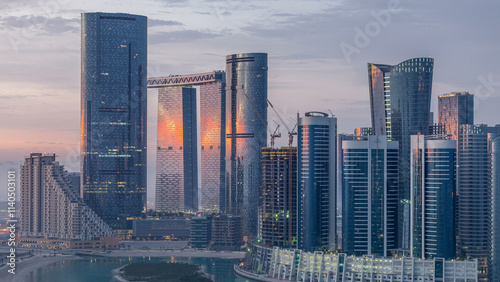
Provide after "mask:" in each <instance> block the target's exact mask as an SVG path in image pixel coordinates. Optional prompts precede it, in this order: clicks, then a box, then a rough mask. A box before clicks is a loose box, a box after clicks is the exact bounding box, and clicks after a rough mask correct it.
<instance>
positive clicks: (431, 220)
mask: <svg viewBox="0 0 500 282" xmlns="http://www.w3.org/2000/svg"><path fill="white" fill-rule="evenodd" d="M432 138H434V137H433V136H425V135H412V137H411V139H412V140H411V241H410V243H411V248H410V252H411V256H412V257H416V258H426V259H428V258H437V257H440V258H445V259H453V258H454V257H455V218H454V215H455V194H456V176H455V175H456V172H455V166H456V161H455V158H456V146H457V145H456V141H455V140H439V139H436V140H433V139H432Z"/></svg>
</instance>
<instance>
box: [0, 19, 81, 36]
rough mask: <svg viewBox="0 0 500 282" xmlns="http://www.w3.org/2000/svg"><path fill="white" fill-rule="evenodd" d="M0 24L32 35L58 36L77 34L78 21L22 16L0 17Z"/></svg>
mask: <svg viewBox="0 0 500 282" xmlns="http://www.w3.org/2000/svg"><path fill="white" fill-rule="evenodd" d="M0 23H1V24H2V26H3V27H4V28H6V29H11V30H13V31H17V32H19V31H21V32H22V31H23V30H24V32H28V33H34V32H37V31H40V32H43V33H46V34H51V35H53V34H60V33H64V32H75V33H76V32H79V31H80V19H65V18H62V17H54V18H48V17H45V16H35V15H24V16H7V17H0Z"/></svg>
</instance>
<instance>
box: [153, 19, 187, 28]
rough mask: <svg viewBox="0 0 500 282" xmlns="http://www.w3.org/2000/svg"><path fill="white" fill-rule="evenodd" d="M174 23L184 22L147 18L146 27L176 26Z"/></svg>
mask: <svg viewBox="0 0 500 282" xmlns="http://www.w3.org/2000/svg"><path fill="white" fill-rule="evenodd" d="M176 25H184V24H183V23H181V22H178V21H165V20H156V19H151V18H148V27H154V26H176Z"/></svg>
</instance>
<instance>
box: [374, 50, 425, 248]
mask: <svg viewBox="0 0 500 282" xmlns="http://www.w3.org/2000/svg"><path fill="white" fill-rule="evenodd" d="M433 68H434V59H432V58H413V59H409V60H406V61H404V62H401V63H399V64H397V65H382V64H371V63H369V64H368V79H369V89H370V108H371V119H372V129H373V134H374V135H386V136H387V139H388V140H389V141H398V142H399V156H400V157H399V162H400V167H401V170H400V191H399V197H400V199H399V202H400V207H399V210H398V214H399V216H398V245H399V247H401V248H405V249H407V248H408V247H409V239H410V238H409V237H410V236H409V233H410V224H409V223H410V218H409V214H410V212H409V208H410V204H409V199H410V136H411V135H413V134H424V135H427V134H428V130H429V124H430V106H431V90H432V75H433Z"/></svg>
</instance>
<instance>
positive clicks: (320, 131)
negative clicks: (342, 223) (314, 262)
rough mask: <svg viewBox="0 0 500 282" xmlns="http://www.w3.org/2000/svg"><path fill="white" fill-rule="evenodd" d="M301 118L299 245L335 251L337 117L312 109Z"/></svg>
mask: <svg viewBox="0 0 500 282" xmlns="http://www.w3.org/2000/svg"><path fill="white" fill-rule="evenodd" d="M297 118H298V131H297V135H298V143H297V144H298V145H297V146H298V181H297V185H298V187H299V191H298V195H299V199H300V200H299V202H298V226H299V231H298V237H299V238H298V244H299V248H300V249H302V250H305V251H315V250H320V249H329V250H335V249H336V248H337V236H336V202H337V199H336V157H337V143H336V142H337V118H335V117H330V116H329V115H328V114H325V113H321V112H308V113H306V114H305V116H304V117H299V116H297Z"/></svg>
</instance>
